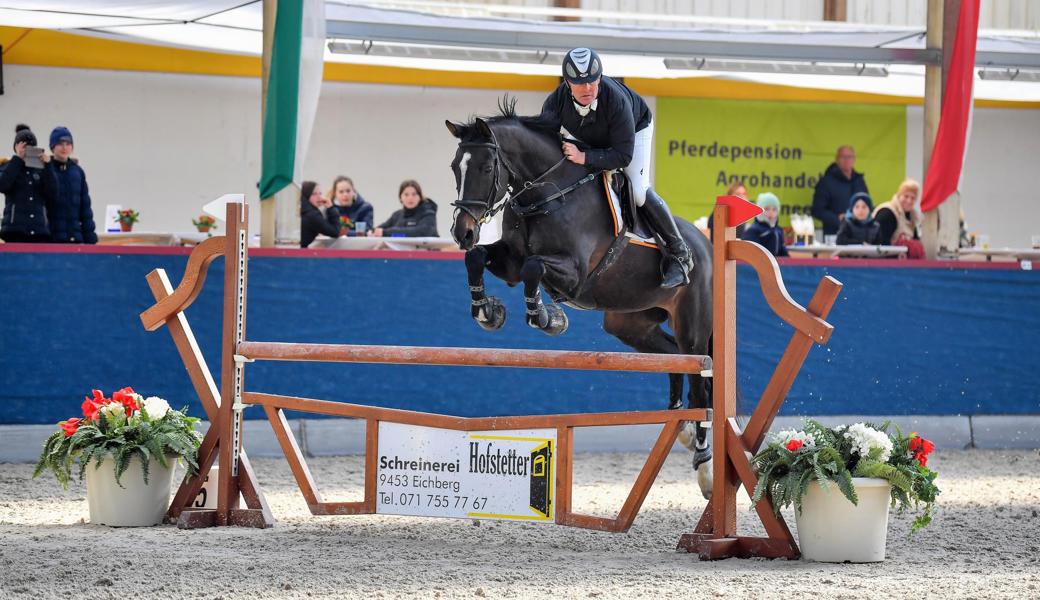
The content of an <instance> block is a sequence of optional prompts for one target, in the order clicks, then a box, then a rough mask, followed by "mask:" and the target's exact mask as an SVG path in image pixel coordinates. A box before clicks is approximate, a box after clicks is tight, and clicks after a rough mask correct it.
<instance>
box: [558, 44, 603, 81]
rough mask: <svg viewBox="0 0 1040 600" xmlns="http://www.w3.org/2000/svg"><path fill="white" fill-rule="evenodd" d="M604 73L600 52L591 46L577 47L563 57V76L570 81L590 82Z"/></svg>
mask: <svg viewBox="0 0 1040 600" xmlns="http://www.w3.org/2000/svg"><path fill="white" fill-rule="evenodd" d="M601 75H603V62H602V61H600V59H599V54H596V51H595V50H592V49H589V48H575V49H574V50H571V51H570V52H568V53H567V56H565V57H564V59H563V78H564V79H565V80H566V81H567V82H568V83H590V82H593V81H596V80H597V79H599V78H600V76H601Z"/></svg>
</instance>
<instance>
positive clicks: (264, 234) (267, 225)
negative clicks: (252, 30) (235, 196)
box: [260, 0, 278, 248]
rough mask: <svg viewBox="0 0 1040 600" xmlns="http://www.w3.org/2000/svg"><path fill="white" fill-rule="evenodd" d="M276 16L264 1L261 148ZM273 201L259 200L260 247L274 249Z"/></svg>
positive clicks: (274, 3)
mask: <svg viewBox="0 0 1040 600" xmlns="http://www.w3.org/2000/svg"><path fill="white" fill-rule="evenodd" d="M277 14H278V0H264V54H263V71H262V75H261V78H260V81H261V89H260V107H261V109H260V139H261V148H262V147H263V141H262V140H263V131H264V116H265V115H266V114H267V80H268V78H269V77H270V75H271V51H272V48H273V47H274V22H275V16H276V15H277ZM276 208H277V206H276V205H275V199H274V198H273V197H272V198H261V199H260V245H261V246H263V247H265V248H272V247H274V242H275V231H276V225H277V222H276V221H277V219H276V215H277V214H278V213H277V211H276Z"/></svg>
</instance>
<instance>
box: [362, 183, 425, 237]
mask: <svg viewBox="0 0 1040 600" xmlns="http://www.w3.org/2000/svg"><path fill="white" fill-rule="evenodd" d="M397 194H398V199H399V200H400V201H401V206H402V208H401V210H398V211H395V212H394V214H392V215H390V218H389V219H387V220H386V221H384V222H383V223H382V224H381V225H380V226H379V227H376V229H375V231H373V232H372V233H370V234H369V235H372V236H376V237H383V236H386V237H391V236H397V237H437V203H436V202H434V201H433V200H430V199H429V198H424V197H423V194H422V187H420V186H419V182H417V181H414V180H412V179H408V180H406V181H403V182H401V187H400V188H399V189H398V191H397Z"/></svg>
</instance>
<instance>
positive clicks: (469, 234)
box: [459, 229, 474, 250]
mask: <svg viewBox="0 0 1040 600" xmlns="http://www.w3.org/2000/svg"><path fill="white" fill-rule="evenodd" d="M473 242H474V239H473V230H472V229H467V230H466V234H465V235H463V236H462V239H461V240H459V246H461V247H462V249H463V250H470V249H472V248H473Z"/></svg>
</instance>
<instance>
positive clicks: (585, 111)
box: [571, 98, 599, 117]
mask: <svg viewBox="0 0 1040 600" xmlns="http://www.w3.org/2000/svg"><path fill="white" fill-rule="evenodd" d="M571 101H572V102H574V110H576V111H578V114H579V115H581V116H583V117H587V116H589V113H590V112H592V111H594V110H596V107H597V106H599V98H596V99H595V100H593V101H592V104H590V105H588V106H582V105H580V104H578V101H577V100H573V99H572V100H571Z"/></svg>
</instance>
